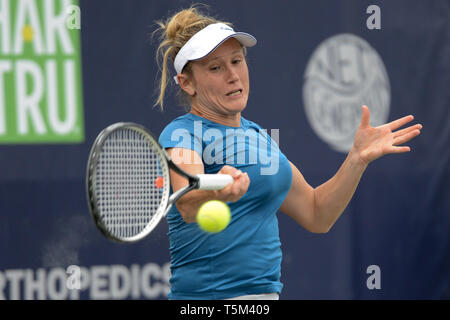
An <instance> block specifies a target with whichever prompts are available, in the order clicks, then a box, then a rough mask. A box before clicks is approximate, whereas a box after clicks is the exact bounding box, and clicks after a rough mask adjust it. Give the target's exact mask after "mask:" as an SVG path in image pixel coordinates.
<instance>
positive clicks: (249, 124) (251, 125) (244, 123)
mask: <svg viewBox="0 0 450 320" xmlns="http://www.w3.org/2000/svg"><path fill="white" fill-rule="evenodd" d="M241 127H242V128H245V129H255V130H256V131H259V130H262V129H263V128H262V127H261V126H260V125H259V124H258V123H256V122H254V121H251V120H248V119H247V118H244V117H243V116H241Z"/></svg>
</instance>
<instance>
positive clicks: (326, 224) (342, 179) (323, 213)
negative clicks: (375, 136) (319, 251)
mask: <svg viewBox="0 0 450 320" xmlns="http://www.w3.org/2000/svg"><path fill="white" fill-rule="evenodd" d="M366 168H367V164H365V163H363V162H362V161H361V160H360V158H359V155H358V154H357V153H356V152H354V151H353V149H352V150H351V151H350V152H349V154H348V155H347V158H346V159H345V161H344V163H343V164H342V166H341V167H340V168H339V170H338V172H337V173H336V174H335V175H334V176H333V177H332V178H331V179H330V180H328V181H327V182H325V183H324V184H322V185H320V186H318V187H317V188H315V189H314V199H315V201H314V203H315V204H314V215H315V221H316V223H317V224H318V225H319V226H320V228H321V229H322V230H324V231H325V232H327V231H328V230H329V229H330V228H331V227H332V226H333V225H334V223H335V222H336V220H337V219H338V218H339V217H340V215H341V214H342V212H343V211H344V210H345V208H346V207H347V205H348V203H349V202H350V200H351V198H352V197H353V194H354V193H355V190H356V187H357V186H358V184H359V181H360V180H361V176H362V174H363V173H364V171H365V169H366Z"/></svg>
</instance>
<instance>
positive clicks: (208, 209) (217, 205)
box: [197, 200, 231, 233]
mask: <svg viewBox="0 0 450 320" xmlns="http://www.w3.org/2000/svg"><path fill="white" fill-rule="evenodd" d="M230 219H231V212H230V208H229V207H228V205H227V204H226V203H224V202H222V201H219V200H211V201H207V202H205V203H204V204H202V206H201V207H200V209H199V210H198V213H197V223H198V225H199V226H200V228H201V229H202V230H204V231H206V232H212V233H217V232H220V231H222V230H223V229H225V228H226V227H227V226H228V223H230Z"/></svg>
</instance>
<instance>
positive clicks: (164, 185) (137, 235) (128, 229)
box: [86, 122, 233, 242]
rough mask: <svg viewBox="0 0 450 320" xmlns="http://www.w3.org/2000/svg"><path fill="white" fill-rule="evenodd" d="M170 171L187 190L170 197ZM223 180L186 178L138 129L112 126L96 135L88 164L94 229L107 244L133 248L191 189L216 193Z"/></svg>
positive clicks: (227, 177) (205, 176)
mask: <svg viewBox="0 0 450 320" xmlns="http://www.w3.org/2000/svg"><path fill="white" fill-rule="evenodd" d="M169 169H172V170H174V171H175V172H176V173H178V174H180V175H182V176H184V177H186V178H187V179H188V181H189V184H188V185H187V186H185V187H183V188H181V189H179V190H178V191H176V192H175V193H173V194H172V195H170V174H169ZM231 182H233V178H232V177H231V176H230V175H227V174H198V175H191V174H189V173H187V172H185V171H183V170H182V169H180V168H179V167H178V166H177V165H176V164H174V163H173V162H172V160H171V159H170V157H169V155H168V154H167V152H166V151H165V150H164V149H163V148H162V147H161V145H160V144H159V143H158V142H157V140H155V138H154V137H153V136H152V134H151V133H150V132H149V131H148V130H147V129H146V128H145V127H143V126H141V125H139V124H135V123H127V122H120V123H115V124H112V125H110V126H108V127H107V128H105V129H104V130H103V131H102V132H100V133H99V135H98V136H97V138H96V139H95V141H94V143H93V145H92V148H91V152H90V154H89V159H88V163H87V173H86V191H87V199H88V206H89V210H90V212H91V216H92V218H93V219H94V222H95V225H96V226H97V227H98V229H99V230H100V231H101V232H102V233H103V235H105V236H106V237H107V238H108V239H111V240H114V241H118V242H134V241H138V240H141V239H142V238H144V237H146V236H147V235H148V234H150V232H152V230H153V229H154V228H155V227H156V226H157V225H158V223H159V222H160V220H161V218H162V217H165V216H166V214H167V212H168V211H169V210H170V208H171V207H172V205H173V204H174V203H175V202H176V201H177V200H178V199H179V198H180V197H182V196H183V195H184V194H186V193H187V192H189V191H191V190H194V189H201V190H219V189H222V188H224V187H225V186H226V185H227V184H229V183H231Z"/></svg>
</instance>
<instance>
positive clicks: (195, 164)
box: [167, 148, 250, 223]
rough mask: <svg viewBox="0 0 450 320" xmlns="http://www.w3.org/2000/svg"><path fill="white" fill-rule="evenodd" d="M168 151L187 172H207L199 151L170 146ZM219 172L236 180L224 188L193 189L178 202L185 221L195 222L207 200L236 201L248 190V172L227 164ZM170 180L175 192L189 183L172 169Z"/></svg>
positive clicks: (175, 161)
mask: <svg viewBox="0 0 450 320" xmlns="http://www.w3.org/2000/svg"><path fill="white" fill-rule="evenodd" d="M167 153H168V154H169V156H170V158H171V159H172V161H173V162H174V163H175V164H176V165H177V166H178V167H180V168H181V169H182V170H184V171H186V172H187V173H190V174H192V175H196V174H203V173H205V169H204V166H203V162H202V158H201V157H200V155H199V154H198V153H197V152H195V151H193V150H189V149H184V148H169V149H167ZM218 173H220V174H229V175H231V176H232V177H233V178H234V182H233V183H232V184H229V185H228V186H226V187H225V188H224V189H222V190H193V191H191V192H188V193H187V194H185V195H184V196H182V197H181V198H180V199H179V200H178V201H177V202H176V206H177V209H178V211H179V212H180V214H181V216H182V217H183V220H184V221H185V222H187V223H192V222H195V221H196V220H195V217H196V215H197V211H198V209H199V208H200V206H201V205H202V204H203V203H205V202H206V201H209V200H221V201H224V202H228V201H231V202H234V201H237V200H239V199H240V198H241V197H242V196H243V195H244V194H245V192H247V189H248V186H249V184H250V179H249V177H248V175H247V174H246V173H243V172H241V171H240V170H237V169H236V168H233V167H231V166H227V165H225V166H223V167H222V169H221V170H220V171H219V172H218ZM170 182H171V185H172V190H173V192H176V191H177V190H179V189H181V188H182V187H184V186H186V185H188V184H189V182H188V180H187V179H186V178H185V177H183V176H180V175H178V174H177V173H176V172H174V171H172V170H170Z"/></svg>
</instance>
